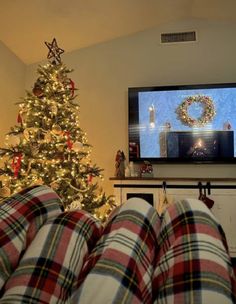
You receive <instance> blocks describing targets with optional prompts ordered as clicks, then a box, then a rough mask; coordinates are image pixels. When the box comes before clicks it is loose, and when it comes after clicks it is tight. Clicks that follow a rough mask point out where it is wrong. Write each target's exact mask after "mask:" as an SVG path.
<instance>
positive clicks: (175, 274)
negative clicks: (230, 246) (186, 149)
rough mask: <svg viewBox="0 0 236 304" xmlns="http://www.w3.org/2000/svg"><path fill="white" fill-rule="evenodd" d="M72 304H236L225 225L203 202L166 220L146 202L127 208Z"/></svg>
mask: <svg viewBox="0 0 236 304" xmlns="http://www.w3.org/2000/svg"><path fill="white" fill-rule="evenodd" d="M77 287H78V289H77V291H75V292H74V294H73V296H72V298H71V300H70V301H69V302H68V303H73V304H75V303H79V304H83V303H86V304H87V303H96V304H105V303H117V304H118V303H119V304H121V303H147V304H149V303H150V304H151V303H155V304H157V303H161V304H162V303H173V304H185V303H186V304H191V303H194V304H195V303H197V304H205V303H206V304H208V303H214V304H215V303H216V304H218V303H219V304H223V303H235V277H234V274H233V270H232V265H231V261H230V257H229V254H228V251H227V244H226V239H225V236H224V233H223V230H222V228H221V226H220V225H219V224H218V222H217V220H216V218H215V217H214V216H213V215H212V213H211V212H210V210H209V209H208V208H207V207H206V206H205V205H204V204H203V203H202V202H201V201H198V200H186V201H182V202H178V203H176V204H173V205H171V206H170V207H169V208H167V210H166V211H165V212H164V214H163V217H162V219H161V220H160V219H159V218H158V216H157V213H156V211H155V210H154V208H152V207H151V206H150V205H148V204H147V203H146V202H144V201H143V200H140V199H137V198H133V199H130V200H128V202H127V203H125V204H124V205H122V206H121V207H120V208H119V209H118V210H117V211H116V213H115V214H114V215H113V217H112V218H111V219H110V221H109V223H108V224H107V226H106V228H105V231H104V234H103V236H102V238H101V239H100V240H99V242H98V243H97V245H96V247H95V248H94V250H93V252H92V254H91V255H90V256H89V258H88V259H87V262H86V264H85V266H84V269H83V272H82V273H81V275H80V280H79V283H78V286H77Z"/></svg>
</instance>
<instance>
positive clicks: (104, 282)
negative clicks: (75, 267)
mask: <svg viewBox="0 0 236 304" xmlns="http://www.w3.org/2000/svg"><path fill="white" fill-rule="evenodd" d="M159 227H160V220H159V216H158V214H157V212H156V210H155V209H154V208H153V207H152V206H151V205H150V204H148V203H147V202H146V201H144V200H142V199H139V198H132V199H129V200H128V201H127V202H125V203H124V204H123V205H122V206H121V207H120V208H118V209H117V210H116V211H115V213H114V214H113V215H112V217H111V218H110V220H109V222H108V223H107V225H106V227H105V229H104V233H103V236H102V237H101V239H100V240H99V241H98V243H97V245H96V247H95V249H94V250H93V252H92V253H91V255H90V256H89V258H88V260H87V261H86V263H85V267H84V269H83V272H82V275H81V276H80V278H79V283H78V286H77V288H78V289H77V290H76V291H75V292H74V294H73V295H72V299H71V302H70V303H80V304H82V303H96V304H98V303H99V304H100V303H101V304H106V303H117V304H118V303H119V304H122V303H150V304H151V303H152V274H153V261H154V257H155V252H156V250H157V248H156V244H157V240H156V232H157V231H159Z"/></svg>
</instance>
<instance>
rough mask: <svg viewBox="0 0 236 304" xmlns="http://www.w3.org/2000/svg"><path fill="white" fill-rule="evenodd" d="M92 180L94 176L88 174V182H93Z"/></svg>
mask: <svg viewBox="0 0 236 304" xmlns="http://www.w3.org/2000/svg"><path fill="white" fill-rule="evenodd" d="M92 180H93V176H92V174H89V175H88V184H91V183H92Z"/></svg>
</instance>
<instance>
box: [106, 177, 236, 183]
mask: <svg viewBox="0 0 236 304" xmlns="http://www.w3.org/2000/svg"><path fill="white" fill-rule="evenodd" d="M110 180H113V181H116V180H117V181H118V180H122V181H183V182H184V181H185V182H188V181H197V182H236V178H231V177H167V176H158V177H123V178H122V177H110Z"/></svg>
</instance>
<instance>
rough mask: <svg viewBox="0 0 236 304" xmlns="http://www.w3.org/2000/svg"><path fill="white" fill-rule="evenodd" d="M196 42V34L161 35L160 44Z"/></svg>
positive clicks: (193, 32)
mask: <svg viewBox="0 0 236 304" xmlns="http://www.w3.org/2000/svg"><path fill="white" fill-rule="evenodd" d="M189 41H196V32H195V31H192V32H180V33H164V34H161V43H172V42H189Z"/></svg>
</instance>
